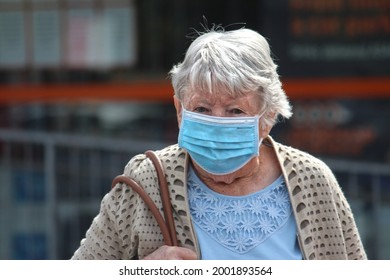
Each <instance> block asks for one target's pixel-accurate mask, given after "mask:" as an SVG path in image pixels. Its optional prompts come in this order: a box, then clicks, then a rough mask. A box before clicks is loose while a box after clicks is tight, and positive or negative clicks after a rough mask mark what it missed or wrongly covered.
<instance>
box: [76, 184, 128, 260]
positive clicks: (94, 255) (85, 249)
mask: <svg viewBox="0 0 390 280" xmlns="http://www.w3.org/2000/svg"><path fill="white" fill-rule="evenodd" d="M122 191H123V190H120V189H116V190H114V189H113V190H112V191H111V192H110V193H108V194H106V195H105V196H104V198H103V199H102V201H101V204H100V212H99V214H98V215H97V216H96V217H95V218H94V219H93V221H92V224H91V226H90V227H89V229H88V231H87V233H86V235H85V238H83V239H82V240H81V244H80V247H79V248H78V249H77V250H76V252H75V253H74V254H73V256H72V258H71V259H73V260H93V259H106V260H109V259H113V260H115V259H121V257H122V254H123V252H122V251H121V242H120V239H119V236H118V233H117V225H116V217H115V216H116V215H117V214H116V213H117V208H118V206H116V203H115V202H114V203H112V202H113V201H114V200H115V197H118V196H120V195H118V194H119V193H121V192H122Z"/></svg>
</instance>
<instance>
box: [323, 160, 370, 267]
mask: <svg viewBox="0 0 390 280" xmlns="http://www.w3.org/2000/svg"><path fill="white" fill-rule="evenodd" d="M324 170H326V173H327V178H328V180H329V185H330V186H331V189H332V190H333V191H332V195H333V200H334V203H335V205H336V208H337V214H338V217H339V219H340V223H341V228H342V232H343V238H344V242H345V249H346V254H347V258H348V259H349V260H357V259H367V255H366V252H365V250H364V247H363V244H362V241H361V238H360V235H359V232H358V227H357V225H356V222H355V219H354V216H353V213H352V210H351V207H350V205H349V203H348V201H347V199H346V197H345V195H344V193H343V191H342V189H341V188H340V186H339V184H338V182H337V179H336V178H335V176H334V174H333V172H332V171H331V170H330V169H329V167H328V166H326V165H324Z"/></svg>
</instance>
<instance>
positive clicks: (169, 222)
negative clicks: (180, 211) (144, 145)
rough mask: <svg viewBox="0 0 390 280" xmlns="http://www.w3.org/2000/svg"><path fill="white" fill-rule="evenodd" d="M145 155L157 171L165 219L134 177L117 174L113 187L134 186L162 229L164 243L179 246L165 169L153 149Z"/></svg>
mask: <svg viewBox="0 0 390 280" xmlns="http://www.w3.org/2000/svg"><path fill="white" fill-rule="evenodd" d="M145 155H146V156H147V157H148V158H149V159H150V160H151V161H152V163H153V165H154V167H155V169H156V172H157V178H158V183H159V186H160V195H161V200H162V204H163V211H164V217H165V219H164V218H163V217H162V215H161V214H160V211H159V209H158V207H157V206H156V204H155V203H154V202H153V200H152V199H151V198H150V197H149V195H148V194H147V193H146V191H145V190H144V189H143V188H142V187H141V186H140V185H139V184H138V183H137V182H135V181H134V180H133V179H130V178H129V177H126V176H124V175H119V176H116V177H115V178H114V180H113V181H112V184H111V188H114V187H115V186H116V185H117V184H126V185H127V186H128V187H130V188H132V189H133V190H134V191H135V192H136V193H137V194H138V195H139V196H140V197H141V198H142V199H143V200H144V202H145V204H146V205H147V206H148V207H149V209H150V211H151V212H152V214H153V216H154V218H155V219H156V221H157V223H158V225H159V227H160V229H161V232H162V235H163V238H164V243H165V244H166V245H168V246H178V242H177V236H176V229H175V223H174V219H173V213H172V207H171V201H170V198H169V190H168V184H167V181H166V178H165V172H164V169H163V167H162V164H161V161H160V159H159V158H158V156H157V155H156V154H155V153H154V152H153V151H147V152H145Z"/></svg>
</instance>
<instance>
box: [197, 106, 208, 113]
mask: <svg viewBox="0 0 390 280" xmlns="http://www.w3.org/2000/svg"><path fill="white" fill-rule="evenodd" d="M208 111H209V110H208V109H207V108H205V107H196V108H195V109H194V112H197V113H203V114H204V113H207V112H208Z"/></svg>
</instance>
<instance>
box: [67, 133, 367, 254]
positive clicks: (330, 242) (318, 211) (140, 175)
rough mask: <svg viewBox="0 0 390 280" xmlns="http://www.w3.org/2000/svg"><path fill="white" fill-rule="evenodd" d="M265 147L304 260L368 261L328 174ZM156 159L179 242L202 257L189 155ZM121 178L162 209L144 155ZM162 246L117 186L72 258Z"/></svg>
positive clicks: (301, 156) (174, 150) (142, 208)
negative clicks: (278, 173)
mask: <svg viewBox="0 0 390 280" xmlns="http://www.w3.org/2000/svg"><path fill="white" fill-rule="evenodd" d="M267 142H268V143H270V144H271V145H272V147H273V148H274V150H275V153H276V155H277V158H278V160H279V164H280V166H281V168H282V171H283V176H284V178H285V180H286V184H287V187H288V191H289V194H290V198H291V203H292V208H293V213H294V216H295V220H296V225H297V232H298V234H297V238H298V242H299V245H300V248H301V251H302V254H303V257H304V259H310V260H312V259H366V258H367V257H366V253H365V251H364V248H363V245H362V242H361V239H360V236H359V233H358V229H357V227H356V224H355V221H354V218H353V215H352V212H351V209H350V207H349V204H348V202H347V200H346V199H345V197H344V194H343V193H342V191H341V189H340V187H339V185H338V183H337V181H336V179H335V177H334V175H333V173H332V172H331V171H330V169H329V168H328V167H327V166H326V165H325V164H324V163H323V162H322V161H320V160H319V159H317V158H314V157H312V156H310V155H309V154H307V153H304V152H302V151H299V150H297V149H293V148H291V147H287V146H284V145H281V144H279V143H277V142H275V141H274V140H273V139H272V138H271V137H268V138H267ZM157 154H158V155H159V157H160V159H161V161H162V163H163V166H164V169H165V172H166V178H167V180H168V186H169V190H170V197H171V203H172V207H173V212H174V213H173V214H174V219H175V224H176V232H177V238H178V242H179V244H180V246H184V247H187V248H191V249H193V250H195V252H196V253H197V254H198V256H199V257H200V256H201V252H200V249H199V246H198V242H197V239H196V235H195V232H194V228H193V225H192V222H191V214H190V210H189V203H188V194H187V187H186V186H187V180H186V179H187V176H186V174H187V169H188V161H189V157H188V154H187V153H186V152H185V151H184V150H183V149H181V148H179V147H178V146H177V145H172V146H169V147H167V148H165V149H163V150H160V151H157ZM124 174H125V175H127V176H129V177H131V178H133V179H134V180H135V181H137V182H138V183H139V184H141V185H142V186H143V188H144V189H145V190H146V192H148V193H149V195H150V197H151V198H152V199H153V200H154V202H155V203H157V205H159V206H161V205H162V204H161V199H160V194H159V189H158V187H157V175H156V172H155V170H154V168H153V166H152V164H151V161H150V160H149V159H147V158H146V157H145V155H143V154H140V155H137V156H135V157H133V158H132V159H131V160H130V161H129V163H128V164H127V165H126V167H125V170H124ZM161 209H162V206H161ZM163 244H164V242H163V237H162V234H161V232H160V230H159V227H158V225H157V222H156V221H155V219H154V217H153V216H152V215H151V212H150V210H149V209H148V208H147V207H146V205H145V204H144V202H143V201H142V200H141V199H140V198H139V196H138V195H137V194H136V193H135V192H133V191H132V190H131V189H130V188H129V187H126V186H123V185H119V184H118V185H117V186H116V187H114V188H113V189H112V190H111V191H110V192H109V193H108V194H106V195H105V196H104V198H103V200H102V202H101V208H100V212H99V214H98V215H97V216H96V217H95V219H94V220H93V222H92V224H91V226H90V228H89V230H88V231H87V233H86V236H85V238H84V239H83V240H82V241H81V244H80V247H79V248H78V249H77V250H76V252H75V253H74V255H73V257H72V259H142V258H143V257H145V256H146V255H148V254H150V253H151V252H153V251H154V250H156V249H157V248H159V247H160V246H162V245H163Z"/></svg>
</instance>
